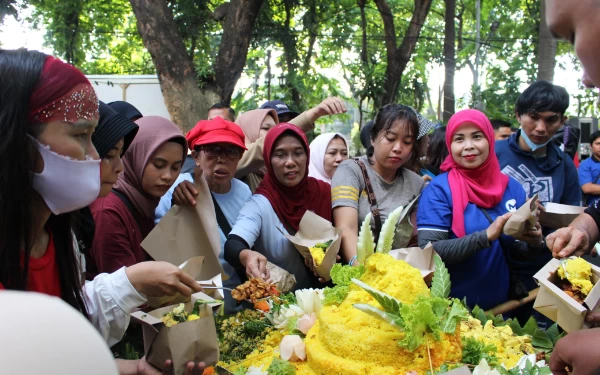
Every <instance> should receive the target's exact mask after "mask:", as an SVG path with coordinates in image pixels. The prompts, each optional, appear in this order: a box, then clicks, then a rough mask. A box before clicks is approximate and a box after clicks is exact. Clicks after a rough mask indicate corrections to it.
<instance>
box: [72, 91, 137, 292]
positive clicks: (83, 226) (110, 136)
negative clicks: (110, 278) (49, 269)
mask: <svg viewBox="0 0 600 375" xmlns="http://www.w3.org/2000/svg"><path fill="white" fill-rule="evenodd" d="M137 132H138V126H137V125H136V124H135V123H134V122H133V121H131V120H129V119H128V118H126V117H125V116H123V115H121V114H120V113H117V112H115V111H114V110H113V109H112V108H110V107H109V106H108V105H107V104H105V103H104V102H100V119H99V120H98V126H97V127H96V130H95V131H94V133H93V134H92V143H93V144H94V147H95V148H96V151H98V155H99V156H100V160H101V162H100V178H101V185H100V193H99V194H98V198H104V197H106V196H107V195H108V194H109V193H110V191H111V189H112V187H113V185H114V184H115V183H116V182H117V178H118V176H119V174H120V173H121V172H123V163H121V156H122V155H123V154H124V153H125V152H126V151H127V149H128V148H129V145H130V144H131V142H132V141H133V138H135V135H136V134H137ZM78 219H79V220H78V225H77V228H76V231H75V233H76V237H77V245H78V247H79V251H80V252H81V253H82V254H84V255H86V256H87V255H89V254H88V251H89V249H91V248H92V242H93V240H94V231H95V230H96V224H95V223H94V217H93V216H92V211H91V210H90V208H89V206H88V207H84V208H82V209H81V210H79V218H78ZM96 274H97V272H93V271H92V272H91V273H88V274H87V278H88V280H93V279H94V276H96Z"/></svg>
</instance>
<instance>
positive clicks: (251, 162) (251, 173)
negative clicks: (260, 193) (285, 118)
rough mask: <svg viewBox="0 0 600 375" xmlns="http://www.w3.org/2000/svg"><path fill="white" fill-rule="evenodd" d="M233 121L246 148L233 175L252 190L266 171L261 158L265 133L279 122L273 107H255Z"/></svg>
mask: <svg viewBox="0 0 600 375" xmlns="http://www.w3.org/2000/svg"><path fill="white" fill-rule="evenodd" d="M235 123H236V124H238V125H239V126H240V127H241V128H242V131H243V132H244V135H245V136H246V148H247V149H248V152H247V153H246V154H245V155H244V156H243V157H242V159H241V160H240V163H239V164H238V169H237V171H236V174H235V177H236V178H238V179H240V180H242V181H243V182H245V183H246V184H247V185H248V187H249V188H250V190H251V191H252V192H254V191H255V190H256V188H257V187H258V185H259V184H260V182H261V181H262V179H263V177H264V175H265V172H266V170H265V168H264V166H265V161H264V160H263V158H262V154H263V144H264V141H265V135H266V134H267V132H268V131H269V130H270V129H271V128H272V127H274V126H275V125H277V124H278V123H279V118H278V117H277V112H276V111H275V110H274V109H255V110H252V111H248V112H244V113H242V114H241V115H240V116H239V117H238V118H237V120H236V121H235ZM252 146H254V147H252Z"/></svg>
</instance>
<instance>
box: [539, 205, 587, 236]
mask: <svg viewBox="0 0 600 375" xmlns="http://www.w3.org/2000/svg"><path fill="white" fill-rule="evenodd" d="M545 208H546V211H541V212H540V224H541V225H543V226H546V227H549V228H553V229H560V228H564V227H568V226H569V224H571V222H572V221H573V220H575V218H577V216H579V215H580V214H582V213H583V211H585V207H579V206H569V205H567V204H558V203H552V202H549V203H546V206H545Z"/></svg>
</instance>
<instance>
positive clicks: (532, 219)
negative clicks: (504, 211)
mask: <svg viewBox="0 0 600 375" xmlns="http://www.w3.org/2000/svg"><path fill="white" fill-rule="evenodd" d="M537 199H538V196H537V194H536V195H534V196H533V197H532V198H530V199H529V200H528V201H527V202H525V204H524V205H522V206H521V207H519V209H518V210H517V211H515V212H513V214H512V215H511V217H510V218H509V219H508V221H507V222H506V224H504V228H503V229H502V231H503V232H504V234H506V235H509V236H512V237H516V238H519V237H521V236H522V235H523V234H525V233H527V232H529V231H531V230H532V229H533V228H535V224H536V223H537V221H538V218H537V215H538V210H539V208H538V203H537Z"/></svg>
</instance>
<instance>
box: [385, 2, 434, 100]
mask: <svg viewBox="0 0 600 375" xmlns="http://www.w3.org/2000/svg"><path fill="white" fill-rule="evenodd" d="M431 2H432V0H414V3H415V9H414V11H413V15H412V18H411V20H410V24H409V26H408V29H407V30H406V33H405V34H404V38H403V39H402V43H401V44H400V47H397V44H396V30H395V26H394V15H393V14H392V11H391V9H390V7H389V5H388V3H387V2H386V0H375V5H377V10H379V14H380V15H381V18H382V20H383V30H384V34H385V48H386V51H387V67H386V70H385V83H384V93H383V95H382V96H381V97H380V98H377V99H378V100H377V101H376V103H375V106H376V107H379V106H381V105H385V104H388V103H393V102H394V100H395V99H396V96H397V95H398V87H399V86H400V80H401V79H402V74H403V73H404V69H406V65H407V64H408V62H409V61H410V57H411V56H412V54H413V52H414V50H415V47H416V45H417V40H418V39H419V35H420V34H421V28H422V27H423V24H424V23H425V19H426V18H427V14H428V13H429V9H430V8H431Z"/></svg>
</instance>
